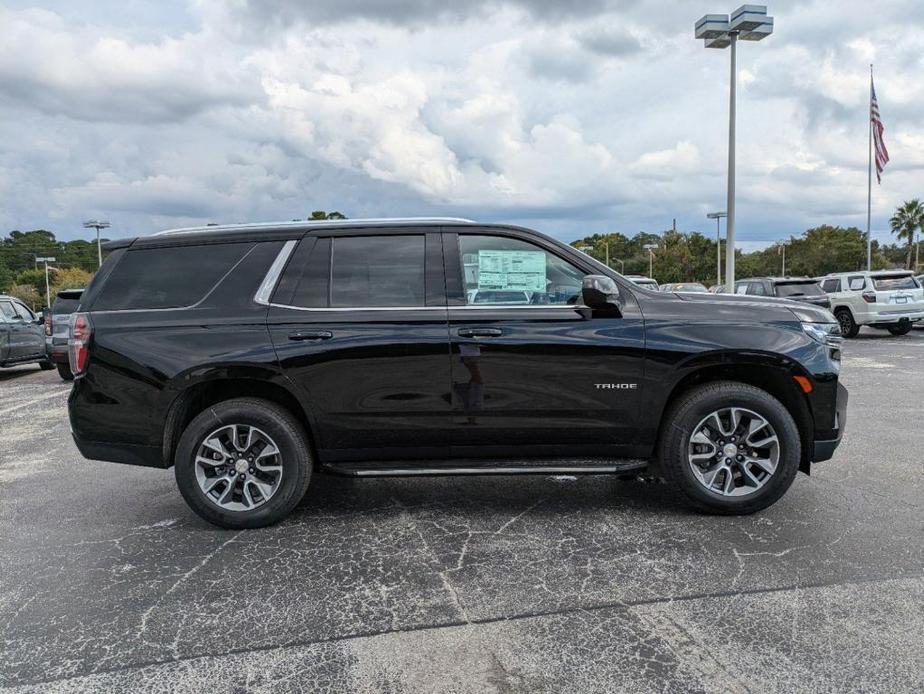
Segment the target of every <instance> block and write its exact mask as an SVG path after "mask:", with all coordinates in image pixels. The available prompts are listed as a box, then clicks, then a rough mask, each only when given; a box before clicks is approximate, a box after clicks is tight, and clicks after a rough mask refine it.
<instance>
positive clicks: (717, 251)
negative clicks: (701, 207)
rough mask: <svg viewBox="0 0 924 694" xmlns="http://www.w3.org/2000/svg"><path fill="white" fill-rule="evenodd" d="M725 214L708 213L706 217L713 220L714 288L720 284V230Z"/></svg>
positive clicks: (726, 214)
mask: <svg viewBox="0 0 924 694" xmlns="http://www.w3.org/2000/svg"><path fill="white" fill-rule="evenodd" d="M727 216H728V213H727V212H709V213H708V214H707V215H706V217H707V218H708V219H714V220H715V283H716V286H719V285H721V284H722V230H721V228H720V225H721V222H720V221H719V220H721V219H722V218H723V217H727Z"/></svg>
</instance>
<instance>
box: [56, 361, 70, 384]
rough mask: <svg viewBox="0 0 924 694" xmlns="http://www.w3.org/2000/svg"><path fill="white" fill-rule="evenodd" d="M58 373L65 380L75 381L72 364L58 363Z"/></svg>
mask: <svg viewBox="0 0 924 694" xmlns="http://www.w3.org/2000/svg"><path fill="white" fill-rule="evenodd" d="M58 375H59V376H60V377H61V380H63V381H73V380H74V373H73V372H72V371H71V365H70V364H58Z"/></svg>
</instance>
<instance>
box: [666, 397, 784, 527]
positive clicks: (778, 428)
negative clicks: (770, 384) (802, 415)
mask: <svg viewBox="0 0 924 694" xmlns="http://www.w3.org/2000/svg"><path fill="white" fill-rule="evenodd" d="M661 430H662V432H663V433H662V439H661V441H660V446H659V458H660V463H661V469H662V473H663V475H664V478H665V479H666V480H667V482H668V483H669V484H670V485H671V486H672V487H673V489H674V491H675V492H677V493H678V495H679V496H680V497H681V498H682V499H683V500H685V501H686V502H687V503H688V504H689V505H691V506H693V507H694V508H696V509H698V510H701V511H707V512H711V513H720V514H748V513H754V512H755V511H760V510H761V509H764V508H767V507H768V506H770V505H771V504H773V503H775V502H776V501H777V500H778V499H779V498H780V497H781V496H783V494H784V493H785V492H786V490H787V489H789V486H790V485H791V484H792V481H793V479H794V478H795V476H796V472H797V471H798V469H799V460H800V458H801V454H802V445H801V440H800V438H799V429H798V427H797V426H796V423H795V421H794V420H793V418H792V416H791V415H790V414H789V412H788V411H787V409H786V408H785V407H784V406H783V404H782V403H780V401H779V400H777V399H776V398H774V397H773V396H771V395H770V394H769V393H767V392H766V391H763V390H761V389H759V388H755V387H754V386H750V385H747V384H744V383H738V382H734V381H719V382H714V383H708V384H705V385H702V386H699V387H696V388H694V389H692V390H690V391H687V392H686V393H685V394H684V395H682V396H681V398H680V399H679V401H678V402H677V403H676V404H675V405H674V406H673V407H672V408H671V410H670V411H669V412H668V414H667V416H666V419H665V421H664V423H663V426H662V427H661Z"/></svg>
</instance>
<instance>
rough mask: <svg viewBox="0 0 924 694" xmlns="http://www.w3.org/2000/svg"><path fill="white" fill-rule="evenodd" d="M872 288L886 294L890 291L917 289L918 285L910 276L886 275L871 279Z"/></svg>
mask: <svg viewBox="0 0 924 694" xmlns="http://www.w3.org/2000/svg"><path fill="white" fill-rule="evenodd" d="M872 280H873V288H874V289H875V290H876V291H880V292H887V291H890V290H892V289H917V288H918V283H917V282H915V280H914V276H912V275H887V276H883V277H873V278H872Z"/></svg>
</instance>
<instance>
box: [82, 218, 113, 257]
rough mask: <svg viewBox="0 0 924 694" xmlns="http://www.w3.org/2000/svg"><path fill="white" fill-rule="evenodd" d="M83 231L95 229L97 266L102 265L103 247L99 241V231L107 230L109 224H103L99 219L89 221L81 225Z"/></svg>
mask: <svg viewBox="0 0 924 694" xmlns="http://www.w3.org/2000/svg"><path fill="white" fill-rule="evenodd" d="M83 228H84V229H96V255H97V259H98V261H99V265H102V264H103V246H102V244H101V243H100V240H99V230H100V229H108V228H109V222H104V221H102V220H100V219H91V220H90V221H88V222H84V223H83Z"/></svg>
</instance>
